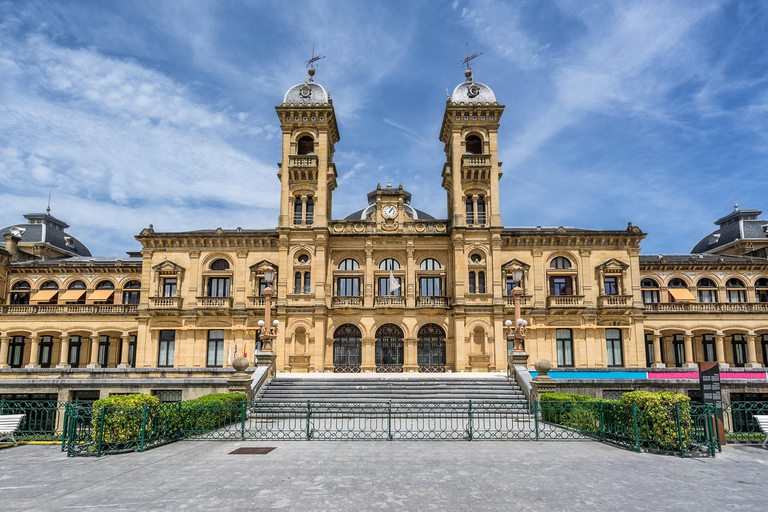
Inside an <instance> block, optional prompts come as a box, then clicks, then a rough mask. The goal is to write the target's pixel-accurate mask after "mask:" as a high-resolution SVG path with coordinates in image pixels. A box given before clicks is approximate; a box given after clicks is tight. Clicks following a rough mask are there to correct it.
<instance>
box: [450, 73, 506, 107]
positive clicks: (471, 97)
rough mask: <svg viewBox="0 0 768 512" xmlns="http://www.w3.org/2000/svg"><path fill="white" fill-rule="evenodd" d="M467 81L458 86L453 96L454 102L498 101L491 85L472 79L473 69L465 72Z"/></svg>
mask: <svg viewBox="0 0 768 512" xmlns="http://www.w3.org/2000/svg"><path fill="white" fill-rule="evenodd" d="M465 75H466V77H467V81H466V82H464V83H461V84H459V85H457V86H456V88H455V89H454V90H453V95H452V96H451V101H452V102H453V103H496V95H494V94H493V91H492V90H491V88H490V87H488V86H487V85H485V84H481V83H480V82H475V81H474V80H473V79H472V71H471V70H467V71H466V72H465Z"/></svg>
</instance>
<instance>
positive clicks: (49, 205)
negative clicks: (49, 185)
mask: <svg viewBox="0 0 768 512" xmlns="http://www.w3.org/2000/svg"><path fill="white" fill-rule="evenodd" d="M45 214H46V215H50V214H51V191H50V190H49V191H48V208H46V209H45Z"/></svg>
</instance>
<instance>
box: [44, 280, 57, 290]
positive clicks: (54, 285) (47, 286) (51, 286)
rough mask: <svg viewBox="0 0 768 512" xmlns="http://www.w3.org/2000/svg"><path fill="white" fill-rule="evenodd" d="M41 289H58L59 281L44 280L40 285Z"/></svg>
mask: <svg viewBox="0 0 768 512" xmlns="http://www.w3.org/2000/svg"><path fill="white" fill-rule="evenodd" d="M40 289H41V290H58V289H59V283H57V282H56V281H46V282H45V283H43V286H41V287H40Z"/></svg>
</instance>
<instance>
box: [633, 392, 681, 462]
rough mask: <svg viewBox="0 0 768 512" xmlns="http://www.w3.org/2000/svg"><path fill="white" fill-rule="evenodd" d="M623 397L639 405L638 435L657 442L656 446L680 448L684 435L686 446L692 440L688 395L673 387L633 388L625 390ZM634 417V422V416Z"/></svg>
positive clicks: (666, 448)
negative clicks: (676, 390)
mask: <svg viewBox="0 0 768 512" xmlns="http://www.w3.org/2000/svg"><path fill="white" fill-rule="evenodd" d="M621 401H622V403H624V404H628V405H634V406H636V407H637V425H638V430H639V437H640V439H641V440H647V441H649V442H650V443H651V444H654V445H655V446H654V448H658V449H662V450H679V449H680V439H681V437H682V441H683V447H684V448H687V447H688V446H689V445H690V444H691V434H692V428H693V420H692V418H691V404H690V402H691V399H690V398H689V397H687V396H685V395H681V394H680V393H673V392H671V391H659V392H655V393H653V392H649V391H632V392H629V393H624V397H623V398H622V400H621ZM627 410H628V412H629V414H632V412H631V410H630V409H629V408H627ZM678 416H679V425H680V430H679V431H678ZM628 419H629V418H628ZM631 420H632V421H633V422H634V418H631Z"/></svg>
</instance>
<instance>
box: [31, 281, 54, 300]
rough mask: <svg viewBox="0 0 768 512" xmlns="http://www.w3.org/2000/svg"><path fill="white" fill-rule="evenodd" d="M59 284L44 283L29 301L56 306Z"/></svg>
mask: <svg viewBox="0 0 768 512" xmlns="http://www.w3.org/2000/svg"><path fill="white" fill-rule="evenodd" d="M58 291H59V283H57V282H56V281H46V282H44V283H43V284H42V286H40V290H39V291H38V292H37V293H36V294H35V295H34V296H33V297H31V298H30V299H29V300H30V302H33V303H35V304H56V303H57V301H58V295H59V293H58Z"/></svg>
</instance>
